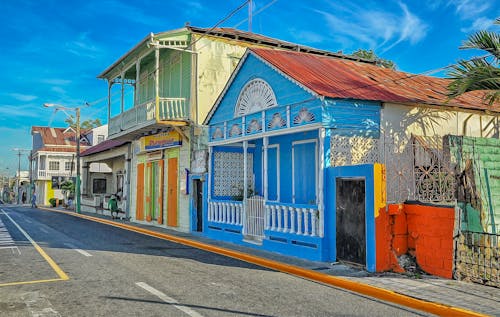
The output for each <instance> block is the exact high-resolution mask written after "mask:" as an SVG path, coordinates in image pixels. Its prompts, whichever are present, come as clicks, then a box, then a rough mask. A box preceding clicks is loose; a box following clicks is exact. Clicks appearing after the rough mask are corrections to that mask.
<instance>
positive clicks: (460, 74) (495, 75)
mask: <svg viewBox="0 0 500 317" xmlns="http://www.w3.org/2000/svg"><path fill="white" fill-rule="evenodd" d="M494 23H495V24H498V25H500V18H497V19H496V20H495V22H494ZM460 49H480V50H483V51H486V52H487V53H488V55H486V56H483V57H477V58H474V59H472V60H461V61H459V62H458V64H457V65H454V66H452V69H451V71H450V72H449V73H448V76H449V78H450V79H452V80H453V81H452V82H451V83H450V84H449V86H448V96H449V97H450V99H451V98H455V97H458V96H460V95H461V94H463V93H465V92H468V91H474V90H486V91H487V93H486V94H485V96H484V100H485V101H487V102H488V104H489V105H490V106H491V105H492V104H493V103H495V102H496V101H498V100H500V69H499V68H498V63H499V61H500V34H499V33H496V32H489V31H485V30H483V31H478V32H476V33H474V34H472V35H471V36H470V37H469V38H468V39H467V40H466V41H465V42H464V43H463V45H462V46H461V47H460Z"/></svg>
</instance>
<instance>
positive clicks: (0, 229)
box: [0, 219, 21, 254]
mask: <svg viewBox="0 0 500 317" xmlns="http://www.w3.org/2000/svg"><path fill="white" fill-rule="evenodd" d="M0 249H11V250H12V253H14V250H17V252H18V253H19V254H21V251H20V250H19V248H18V247H17V246H16V243H15V242H14V240H12V236H11V235H10V233H9V231H8V230H7V228H5V225H4V223H3V221H2V219H0Z"/></svg>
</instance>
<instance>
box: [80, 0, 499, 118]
mask: <svg viewBox="0 0 500 317" xmlns="http://www.w3.org/2000/svg"><path fill="white" fill-rule="evenodd" d="M277 1H278V0H272V1H270V2H268V3H267V4H266V5H265V6H264V7H262V8H261V9H259V10H258V11H256V12H255V13H254V15H257V14H259V13H261V12H263V11H264V10H266V9H267V8H269V7H270V6H271V5H273V4H274V3H276V2H277ZM249 2H250V1H249V0H246V1H244V2H243V3H242V4H241V5H240V6H238V7H237V8H236V9H234V10H232V11H231V12H230V13H228V14H227V15H226V16H225V17H224V18H222V19H221V20H219V21H218V22H217V23H216V24H215V25H214V26H212V27H211V28H210V29H208V30H207V31H205V33H203V34H202V35H201V36H200V37H198V38H197V39H196V40H194V41H193V42H191V43H190V44H189V45H188V46H187V47H186V48H184V49H183V50H182V51H176V52H174V53H177V54H182V53H183V52H186V51H187V50H189V49H190V48H192V47H193V45H194V44H196V43H197V42H199V41H200V40H201V39H202V38H204V37H205V36H207V35H208V34H209V33H211V32H212V31H213V30H214V29H215V28H217V27H218V26H219V25H221V24H222V23H224V22H226V21H227V20H229V19H230V18H231V17H233V16H234V15H235V14H236V13H237V12H238V11H240V10H241V9H242V8H243V7H245V6H246V5H247V4H248V3H249ZM247 20H248V18H247V19H244V20H242V21H240V22H238V23H237V24H236V25H235V26H234V27H235V28H236V27H238V26H239V25H241V24H242V23H244V22H245V21H247ZM490 56H491V54H487V55H485V56H480V57H474V58H471V59H469V60H466V61H473V60H477V59H485V58H487V57H490ZM456 65H457V64H456V63H455V64H450V65H447V66H443V67H439V68H436V69H432V70H428V71H424V72H421V73H417V74H409V75H408V76H405V77H400V78H392V79H386V80H382V81H378V82H375V83H372V84H366V85H363V86H358V87H351V88H345V89H341V90H337V91H336V93H341V92H346V91H351V90H358V89H362V88H369V87H372V86H379V85H383V84H386V83H391V82H394V83H396V82H398V81H404V80H407V79H411V78H414V77H419V76H426V75H430V74H433V73H437V72H440V71H444V70H446V69H449V68H452V67H455V66H456ZM164 68H165V67H158V68H156V67H154V68H152V69H151V71H150V72H146V73H144V74H143V75H141V76H140V77H141V78H143V79H144V78H148V77H149V76H151V75H152V74H154V73H155V72H157V71H158V74H159V75H160V74H162V73H163V72H164ZM132 85H135V83H134V84H132ZM434 92H435V93H438V94H441V93H440V92H438V91H434ZM132 93H134V91H128V92H127V93H125V94H124V97H127V96H129V95H130V94H132ZM117 95H121V91H116V92H114V93H112V94H111V95H109V96H105V97H102V98H99V99H97V100H95V101H92V102H88V103H87V104H88V105H89V106H95V105H97V104H99V103H101V102H103V101H105V100H107V99H108V98H110V97H111V99H113V98H112V97H115V96H117ZM442 95H443V96H446V95H444V94H442ZM473 97H475V98H478V99H480V98H479V97H477V96H473ZM105 110H107V109H106V108H102V109H101V110H100V111H97V112H95V113H99V112H101V111H105Z"/></svg>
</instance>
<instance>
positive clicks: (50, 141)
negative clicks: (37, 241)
mask: <svg viewBox="0 0 500 317" xmlns="http://www.w3.org/2000/svg"><path fill="white" fill-rule="evenodd" d="M87 134H88V133H82V134H81V138H80V148H81V150H82V151H83V150H85V149H86V148H88V147H89V146H90V144H91V143H90V142H89V140H88V138H87ZM31 135H32V140H33V148H32V154H31V164H32V169H31V170H32V179H33V181H34V186H35V188H34V190H35V192H36V194H37V203H38V204H39V205H48V204H49V199H51V198H57V199H60V200H63V199H64V198H65V196H64V193H63V190H62V189H61V185H62V184H63V183H64V182H65V181H68V180H71V181H74V178H75V177H76V174H77V173H76V166H77V164H76V132H75V130H73V129H72V128H71V127H68V128H52V127H37V126H34V127H32V128H31Z"/></svg>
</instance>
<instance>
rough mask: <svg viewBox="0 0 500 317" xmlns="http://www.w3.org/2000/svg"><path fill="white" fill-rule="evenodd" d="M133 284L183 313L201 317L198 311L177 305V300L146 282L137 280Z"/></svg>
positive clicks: (192, 316)
mask: <svg viewBox="0 0 500 317" xmlns="http://www.w3.org/2000/svg"><path fill="white" fill-rule="evenodd" d="M135 285H137V286H139V287H141V288H143V289H145V290H146V291H148V292H150V293H151V294H153V295H155V296H156V297H158V298H159V299H161V300H162V301H164V302H165V303H168V304H172V306H174V307H175V308H177V309H179V310H181V311H183V312H184V313H186V314H188V315H189V316H191V317H203V315H201V314H199V313H198V312H196V311H194V310H192V309H191V308H189V307H186V306H183V305H178V304H179V302H178V301H176V300H175V299H173V298H172V297H169V296H167V295H165V294H164V293H162V292H160V291H159V290H157V289H156V288H153V287H151V286H149V285H148V284H146V283H144V282H137V283H135Z"/></svg>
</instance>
